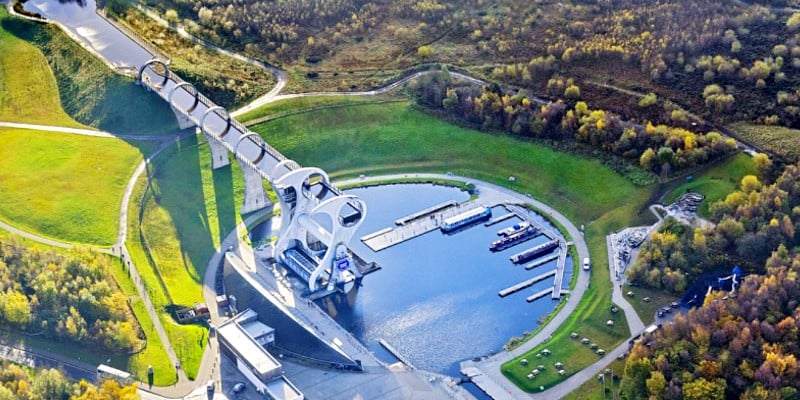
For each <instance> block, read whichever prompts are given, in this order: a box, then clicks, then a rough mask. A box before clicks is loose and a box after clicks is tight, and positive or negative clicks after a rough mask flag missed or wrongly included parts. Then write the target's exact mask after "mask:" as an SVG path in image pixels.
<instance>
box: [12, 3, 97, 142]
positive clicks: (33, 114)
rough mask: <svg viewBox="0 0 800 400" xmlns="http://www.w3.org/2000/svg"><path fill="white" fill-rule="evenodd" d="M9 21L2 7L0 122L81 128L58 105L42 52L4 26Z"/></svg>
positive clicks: (53, 79) (54, 84) (51, 72)
mask: <svg viewBox="0 0 800 400" xmlns="http://www.w3.org/2000/svg"><path fill="white" fill-rule="evenodd" d="M11 20H12V17H10V16H9V15H8V11H7V10H6V8H5V7H2V8H1V9H0V121H12V122H26V123H31V124H43V125H59V126H68V127H73V128H85V126H84V125H82V124H80V123H78V122H77V121H75V120H74V119H72V118H71V117H70V116H69V115H67V113H65V112H64V110H63V109H62V108H61V100H60V99H59V96H58V84H57V82H56V79H55V77H54V76H53V71H51V70H50V66H49V65H48V64H47V59H46V58H45V57H44V55H43V54H42V52H41V51H39V49H38V48H36V46H34V45H32V44H30V43H28V42H27V41H25V40H22V39H20V38H19V37H17V36H15V35H14V34H13V33H12V32H10V31H9V30H8V29H6V26H7V25H9V24H12V23H11ZM12 25H14V24H12Z"/></svg>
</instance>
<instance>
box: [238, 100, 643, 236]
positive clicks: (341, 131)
mask: <svg viewBox="0 0 800 400" xmlns="http://www.w3.org/2000/svg"><path fill="white" fill-rule="evenodd" d="M251 129H252V130H254V131H256V132H258V133H260V134H261V135H262V136H263V137H264V138H265V139H266V140H267V142H269V143H270V144H271V145H272V146H274V147H275V148H277V149H279V150H280V151H281V152H282V153H284V154H285V155H286V156H287V157H290V158H294V159H296V160H297V161H298V162H300V163H301V164H302V165H317V166H321V167H322V168H324V169H325V170H326V171H328V172H329V173H330V174H331V176H333V177H347V176H357V175H358V174H360V173H364V172H366V171H369V172H370V173H371V174H375V173H384V172H385V173H389V172H411V171H415V172H416V171H420V172H425V171H432V172H435V171H438V172H444V171H452V172H454V173H456V174H459V175H465V176H471V177H475V178H478V179H483V180H486V181H490V182H494V183H498V184H503V185H505V186H508V187H511V188H513V189H515V190H518V191H520V192H523V193H531V194H533V195H534V196H536V197H537V198H538V199H541V200H542V201H545V202H547V203H549V204H551V205H553V206H555V207H557V208H559V209H560V210H561V211H562V212H563V213H564V214H565V215H567V216H568V217H570V218H572V220H573V221H574V222H575V223H576V224H581V223H588V222H589V221H592V220H594V219H596V218H597V217H599V216H600V215H603V214H604V213H606V212H608V211H610V210H612V209H614V208H616V207H618V206H619V205H621V204H625V203H627V202H629V201H631V200H632V199H635V200H639V199H641V194H642V193H644V192H646V190H643V189H641V188H637V187H635V186H634V185H633V184H631V183H630V182H628V181H627V180H625V179H624V178H623V177H621V176H619V175H617V174H615V173H614V172H613V171H611V170H610V169H608V168H606V167H604V166H603V165H602V164H601V163H600V162H598V161H595V160H590V159H586V158H581V157H576V156H573V155H569V154H565V153H559V152H556V151H554V150H552V149H550V148H549V147H546V146H544V145H539V144H536V143H532V142H524V141H520V140H517V139H514V138H512V137H509V136H503V135H494V134H486V133H481V132H478V131H475V130H471V129H465V128H461V127H458V126H455V125H452V124H449V123H447V122H443V121H441V120H438V119H436V118H434V117H431V116H429V115H427V114H424V113H422V112H420V111H417V110H414V109H413V108H411V107H410V105H409V104H408V103H397V102H393V103H384V104H367V105H358V106H351V107H344V108H337V109H323V110H318V111H315V112H314V113H313V115H308V114H299V115H291V116H287V117H284V118H279V119H276V120H272V121H269V122H265V123H262V124H257V125H254V126H252V127H251ZM509 176H515V177H516V181H515V182H509V181H508V177H509ZM645 198H646V195H645Z"/></svg>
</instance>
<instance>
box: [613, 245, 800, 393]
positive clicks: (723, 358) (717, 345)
mask: <svg viewBox="0 0 800 400" xmlns="http://www.w3.org/2000/svg"><path fill="white" fill-rule="evenodd" d="M763 268H764V269H765V270H766V273H765V274H763V275H750V276H748V277H746V278H745V279H744V281H743V282H742V284H741V286H740V288H739V289H738V290H737V292H736V295H735V296H723V295H724V294H723V293H712V294H711V295H709V296H708V297H707V298H706V301H705V304H704V306H703V307H699V308H694V309H692V310H691V311H689V313H688V315H687V316H685V317H684V316H677V317H676V318H675V320H674V323H672V324H664V325H663V326H662V327H661V329H659V330H658V331H656V333H655V334H654V337H652V338H645V339H644V341H642V342H640V343H637V344H636V345H634V347H633V349H632V350H631V354H630V357H629V358H628V360H627V362H626V364H625V372H624V376H623V380H622V385H621V391H622V397H623V398H625V399H665V400H667V399H670V400H671V399H675V400H678V399H685V400H700V399H705V400H723V399H735V398H740V399H746V400H755V399H763V400H768V399H770V400H771V399H774V400H780V399H796V398H798V394H799V393H800V371H799V370H798V365H797V359H798V357H800V306H798V305H799V304H800V302H799V300H798V299H800V282H798V274H800V253H797V252H796V251H792V252H790V251H788V250H787V248H786V247H785V246H784V245H780V246H779V247H778V249H777V250H776V251H775V252H773V254H772V256H771V257H769V259H768V260H767V261H766V263H765V264H764V267H763Z"/></svg>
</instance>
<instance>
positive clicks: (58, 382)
mask: <svg viewBox="0 0 800 400" xmlns="http://www.w3.org/2000/svg"><path fill="white" fill-rule="evenodd" d="M31 392H32V393H33V400H39V399H41V400H68V399H69V398H70V395H71V394H72V393H71V392H72V390H71V385H70V383H69V381H67V379H66V378H64V376H63V375H61V373H60V372H58V370H55V369H46V370H43V371H40V372H39V373H38V374H36V376H35V377H34V378H33V382H32V387H31Z"/></svg>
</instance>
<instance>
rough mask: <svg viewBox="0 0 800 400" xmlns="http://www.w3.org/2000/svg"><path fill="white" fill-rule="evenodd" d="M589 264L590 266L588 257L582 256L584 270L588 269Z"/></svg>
mask: <svg viewBox="0 0 800 400" xmlns="http://www.w3.org/2000/svg"><path fill="white" fill-rule="evenodd" d="M589 266H590V263H589V257H584V258H583V269H584V271H588V270H589Z"/></svg>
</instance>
